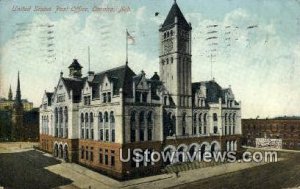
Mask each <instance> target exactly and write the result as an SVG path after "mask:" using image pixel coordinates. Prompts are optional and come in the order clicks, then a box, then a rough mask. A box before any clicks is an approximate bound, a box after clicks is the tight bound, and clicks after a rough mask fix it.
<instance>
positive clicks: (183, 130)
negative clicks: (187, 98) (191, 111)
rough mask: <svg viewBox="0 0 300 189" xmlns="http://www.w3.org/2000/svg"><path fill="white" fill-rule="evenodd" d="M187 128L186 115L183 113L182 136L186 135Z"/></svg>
mask: <svg viewBox="0 0 300 189" xmlns="http://www.w3.org/2000/svg"><path fill="white" fill-rule="evenodd" d="M185 127H186V113H183V116H182V135H185Z"/></svg>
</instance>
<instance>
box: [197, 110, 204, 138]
mask: <svg viewBox="0 0 300 189" xmlns="http://www.w3.org/2000/svg"><path fill="white" fill-rule="evenodd" d="M202 126H203V123H202V113H200V114H199V117H198V128H199V133H200V134H203V133H202V132H203V129H202Z"/></svg>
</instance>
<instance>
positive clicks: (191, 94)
mask: <svg viewBox="0 0 300 189" xmlns="http://www.w3.org/2000/svg"><path fill="white" fill-rule="evenodd" d="M191 31H192V27H191V24H190V23H187V22H186V20H185V18H184V16H183V14H182V13H181V11H180V9H179V7H178V5H177V4H176V2H175V3H174V4H173V6H172V8H171V10H170V12H169V14H168V16H167V18H166V20H165V22H164V23H163V25H162V26H161V27H160V29H159V34H160V40H161V43H160V49H161V50H160V57H159V58H160V62H159V65H160V70H159V73H160V76H159V75H158V74H157V72H155V73H154V75H153V76H152V77H151V78H147V77H146V74H145V72H144V71H141V72H140V73H139V74H136V73H135V72H134V71H132V70H131V68H130V67H129V66H128V65H127V63H126V65H124V66H120V67H116V68H113V69H110V70H106V71H103V72H100V73H96V74H95V73H94V72H91V71H89V72H88V76H86V77H82V74H81V69H82V66H81V65H80V64H79V62H78V60H76V59H74V60H73V62H72V64H71V65H70V66H69V69H70V73H69V77H64V76H63V73H61V75H60V78H59V81H58V84H57V86H56V87H55V89H54V91H53V93H49V92H46V91H45V93H44V96H43V101H42V102H43V103H42V105H41V107H40V141H41V148H42V149H44V150H46V149H45V148H47V151H48V152H50V153H53V154H54V155H55V156H58V157H60V158H64V159H65V160H68V161H72V162H78V163H79V164H82V165H84V166H87V167H90V168H92V169H95V170H98V171H100V172H102V173H105V174H107V175H110V176H113V177H116V178H120V179H123V178H130V177H135V176H137V175H148V174H155V173H158V172H159V171H160V169H161V168H162V167H164V166H166V165H167V164H170V163H176V162H180V161H186V160H185V159H184V158H183V156H182V157H176V159H174V161H173V162H162V161H159V162H140V163H135V162H133V161H132V160H129V161H121V159H126V157H128V155H129V154H132V152H133V149H137V148H139V149H141V150H142V151H144V150H146V149H148V150H150V151H152V152H153V151H157V152H163V153H165V152H169V151H172V152H175V151H180V152H192V151H193V152H195V151H201V153H204V152H205V151H210V152H214V151H220V150H222V151H238V150H239V146H240V136H241V131H242V130H241V103H240V102H237V101H236V100H235V97H234V94H233V92H232V90H231V88H230V87H229V88H226V89H223V88H222V87H220V86H219V84H218V83H217V82H216V81H214V80H211V81H203V82H195V83H192V81H191V78H192V77H191V74H192V72H191V65H192V62H191ZM73 140H74V141H75V140H78V143H75V142H74V144H72V145H73V146H74V145H77V147H71V148H70V146H69V145H70V141H73ZM68 141H69V142H68ZM76 150H77V151H76ZM71 153H72V154H73V155H71V156H70V154H71ZM66 154H68V155H66ZM76 154H77V155H76Z"/></svg>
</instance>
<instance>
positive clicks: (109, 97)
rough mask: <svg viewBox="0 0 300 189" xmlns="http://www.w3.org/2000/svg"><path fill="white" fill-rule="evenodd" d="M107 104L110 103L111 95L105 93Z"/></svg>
mask: <svg viewBox="0 0 300 189" xmlns="http://www.w3.org/2000/svg"><path fill="white" fill-rule="evenodd" d="M107 102H111V93H110V92H108V93H107Z"/></svg>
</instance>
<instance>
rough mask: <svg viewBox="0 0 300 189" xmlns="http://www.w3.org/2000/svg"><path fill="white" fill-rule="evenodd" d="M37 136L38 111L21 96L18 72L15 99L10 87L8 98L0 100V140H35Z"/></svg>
mask: <svg viewBox="0 0 300 189" xmlns="http://www.w3.org/2000/svg"><path fill="white" fill-rule="evenodd" d="M38 138H39V113H38V109H34V108H33V103H32V102H29V101H28V100H27V99H22V98H21V87H20V77H19V73H18V79H17V90H16V96H15V99H13V93H12V90H11V87H10V89H9V92H8V99H5V98H2V99H1V100H0V141H28V140H30V141H37V140H38Z"/></svg>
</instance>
